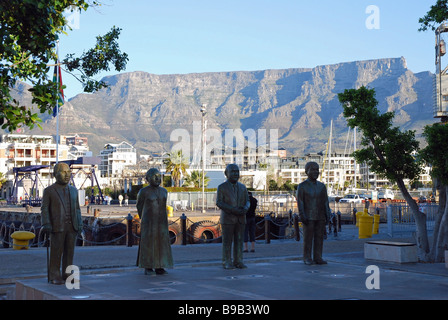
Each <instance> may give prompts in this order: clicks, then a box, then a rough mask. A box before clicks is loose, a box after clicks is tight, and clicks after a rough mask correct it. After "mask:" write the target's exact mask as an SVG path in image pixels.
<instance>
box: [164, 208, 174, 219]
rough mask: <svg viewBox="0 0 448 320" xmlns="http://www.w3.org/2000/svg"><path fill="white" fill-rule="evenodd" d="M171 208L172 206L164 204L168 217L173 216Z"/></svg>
mask: <svg viewBox="0 0 448 320" xmlns="http://www.w3.org/2000/svg"><path fill="white" fill-rule="evenodd" d="M173 210H174V208H173V207H172V206H166V212H167V213H168V217H172V216H173Z"/></svg>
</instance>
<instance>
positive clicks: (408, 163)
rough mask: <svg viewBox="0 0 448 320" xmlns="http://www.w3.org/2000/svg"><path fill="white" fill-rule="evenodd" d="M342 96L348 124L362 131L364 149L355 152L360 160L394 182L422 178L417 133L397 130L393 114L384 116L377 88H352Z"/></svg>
mask: <svg viewBox="0 0 448 320" xmlns="http://www.w3.org/2000/svg"><path fill="white" fill-rule="evenodd" d="M338 97H339V101H340V103H341V104H342V106H343V108H344V117H345V118H346V119H347V123H348V125H349V126H350V127H351V128H355V127H357V128H359V129H360V130H361V132H362V140H361V145H363V146H364V148H363V149H360V150H358V151H355V152H354V157H355V158H356V160H357V161H358V162H366V163H367V165H368V166H369V167H370V168H371V170H372V171H374V172H375V173H377V174H380V175H382V176H385V177H386V178H387V179H389V180H390V181H393V182H397V181H398V180H403V179H410V180H414V179H416V178H418V176H419V174H420V172H421V166H420V162H419V161H418V159H416V157H415V154H416V152H417V151H418V150H419V143H418V141H417V140H416V139H415V132H414V131H411V130H409V131H405V132H402V131H400V129H399V128H397V127H393V126H392V120H393V117H394V113H393V112H386V113H383V114H380V111H379V110H378V108H377V105H378V101H377V100H376V98H375V89H368V88H366V87H364V86H362V87H361V88H359V89H348V90H345V91H344V92H343V93H340V94H339V95H338Z"/></svg>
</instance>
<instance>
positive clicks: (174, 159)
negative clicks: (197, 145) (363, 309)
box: [163, 150, 188, 187]
mask: <svg viewBox="0 0 448 320" xmlns="http://www.w3.org/2000/svg"><path fill="white" fill-rule="evenodd" d="M163 164H164V165H165V166H166V172H171V178H172V179H173V181H174V186H175V187H179V186H180V179H181V177H182V175H187V170H186V169H187V168H188V159H187V158H186V157H184V155H183V153H182V150H177V151H174V152H171V153H169V154H168V158H166V159H164V160H163Z"/></svg>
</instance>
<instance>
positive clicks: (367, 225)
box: [359, 213, 373, 239]
mask: <svg viewBox="0 0 448 320" xmlns="http://www.w3.org/2000/svg"><path fill="white" fill-rule="evenodd" d="M372 229H373V217H372V216H369V215H368V214H367V213H364V214H362V215H360V216H359V239H365V238H371V237H372V231H373V230H372Z"/></svg>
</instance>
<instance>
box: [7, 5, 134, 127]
mask: <svg viewBox="0 0 448 320" xmlns="http://www.w3.org/2000/svg"><path fill="white" fill-rule="evenodd" d="M98 5H99V3H98V2H97V1H85V0H8V1H0V39H1V44H0V125H1V127H2V129H7V130H9V131H13V130H15V129H17V128H19V127H21V126H26V127H29V128H33V127H34V126H35V125H36V124H37V125H38V124H39V122H40V121H41V120H40V118H39V115H38V113H37V112H36V110H33V108H32V106H25V105H20V102H19V101H17V100H15V99H14V98H13V97H12V96H11V90H14V87H15V85H16V83H17V81H24V82H28V83H31V84H32V88H31V89H30V92H31V94H32V103H33V104H34V105H35V106H36V107H37V109H38V112H39V113H45V112H48V113H50V112H51V110H52V109H53V107H54V106H55V105H56V103H57V101H58V95H57V93H58V91H59V89H60V88H58V86H59V85H58V84H56V83H54V82H53V81H52V79H51V78H49V76H48V75H49V73H50V69H51V67H50V66H49V64H51V63H54V61H55V60H57V57H56V46H57V41H58V39H59V36H60V35H61V34H64V33H65V30H66V29H67V27H68V24H67V20H66V18H65V16H64V12H65V11H66V10H71V11H75V10H77V11H85V10H87V9H88V8H89V7H90V6H98ZM119 34H120V29H119V28H115V27H114V28H112V30H111V32H109V33H108V34H106V35H105V36H104V37H98V38H97V44H96V46H95V48H94V49H91V50H89V51H87V52H86V53H84V54H83V55H82V56H81V57H79V58H76V57H74V55H73V54H72V55H69V56H67V58H66V59H65V60H64V61H63V63H65V64H66V65H67V69H68V70H69V71H73V70H75V69H77V70H79V71H80V72H81V73H82V74H83V76H82V77H81V79H79V80H80V81H81V82H82V83H83V86H84V91H86V92H94V91H96V90H98V89H100V88H102V87H104V86H105V84H104V83H102V82H96V81H94V80H92V79H91V78H90V77H91V76H93V75H94V74H97V73H99V72H100V71H102V70H109V64H110V63H112V64H113V65H114V67H115V69H116V70H117V71H121V70H123V69H124V68H125V66H126V62H127V60H128V58H127V55H126V54H125V53H121V52H120V50H119V48H118V44H117V39H118V35H119Z"/></svg>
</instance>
